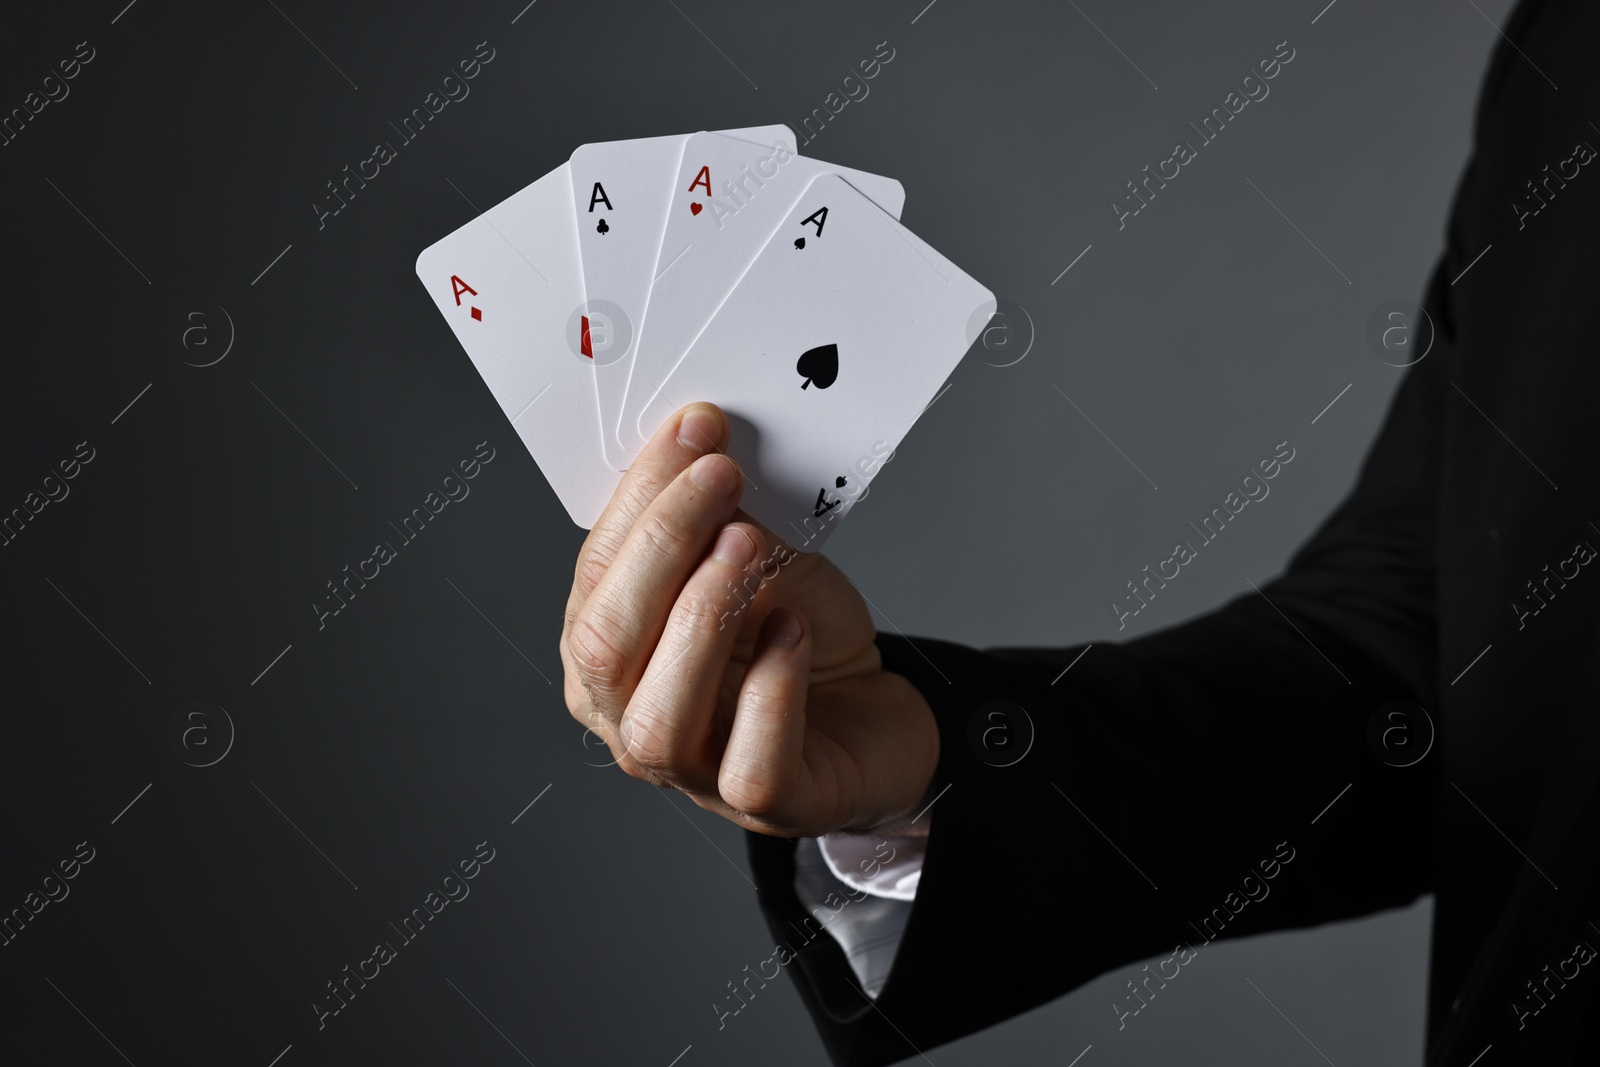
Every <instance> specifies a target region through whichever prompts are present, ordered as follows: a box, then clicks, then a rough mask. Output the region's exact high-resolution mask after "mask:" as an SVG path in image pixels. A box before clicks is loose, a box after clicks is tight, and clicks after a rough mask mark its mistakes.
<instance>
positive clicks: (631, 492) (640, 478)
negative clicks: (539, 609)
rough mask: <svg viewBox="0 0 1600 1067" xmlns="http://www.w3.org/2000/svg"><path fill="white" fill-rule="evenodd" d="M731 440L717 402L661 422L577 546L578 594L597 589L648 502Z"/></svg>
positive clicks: (582, 595)
mask: <svg viewBox="0 0 1600 1067" xmlns="http://www.w3.org/2000/svg"><path fill="white" fill-rule="evenodd" d="M727 444H728V420H727V418H726V417H725V416H724V415H723V414H722V411H721V409H719V408H718V407H717V406H716V405H714V404H705V403H696V404H689V405H688V406H686V407H683V408H680V409H679V410H678V411H677V412H676V413H674V414H673V416H672V417H671V418H669V419H667V420H666V422H664V423H662V424H661V428H660V429H658V430H657V431H656V432H655V436H653V437H651V438H650V441H649V443H648V444H646V445H645V446H644V448H643V449H642V450H641V451H640V452H639V455H638V457H637V458H635V459H634V461H633V465H632V466H630V467H629V468H628V470H627V473H625V474H624V475H623V476H622V481H621V482H620V483H618V485H617V489H616V492H614V493H612V494H611V503H609V504H607V505H606V509H605V511H603V512H601V514H600V518H599V521H597V522H596V523H595V524H594V529H592V530H590V531H589V536H588V537H587V538H586V539H585V540H584V542H583V548H582V549H580V550H579V552H578V565H577V569H576V571H575V572H574V574H573V582H572V585H573V589H572V591H573V595H574V596H575V597H576V598H577V599H578V600H580V601H581V600H586V599H588V596H589V594H590V593H592V592H594V587H595V586H596V585H598V584H599V582H600V579H601V578H603V577H604V576H605V573H606V570H607V569H608V568H609V567H610V566H611V561H612V560H614V559H615V558H616V556H617V552H618V550H619V549H621V547H622V543H623V541H624V540H626V539H627V536H628V531H629V530H630V529H632V528H633V524H634V523H635V522H637V521H638V520H639V516H640V515H642V514H644V511H645V509H646V508H648V507H649V506H650V502H651V501H653V500H655V498H656V497H657V496H658V495H659V494H660V493H661V491H662V490H663V489H665V488H666V487H667V486H668V485H671V484H672V481H673V479H674V478H676V477H677V476H678V475H679V474H681V473H682V472H683V471H684V470H685V469H686V468H687V467H688V466H689V464H691V463H693V462H694V461H695V460H697V459H699V458H700V457H701V456H703V455H705V454H706V453H708V452H721V451H722V450H723V449H724V448H726V447H727Z"/></svg>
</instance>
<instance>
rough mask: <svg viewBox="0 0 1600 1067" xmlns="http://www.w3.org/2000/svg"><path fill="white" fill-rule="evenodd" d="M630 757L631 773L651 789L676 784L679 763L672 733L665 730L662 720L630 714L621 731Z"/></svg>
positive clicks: (625, 749) (629, 769) (629, 768)
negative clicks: (674, 782) (673, 782)
mask: <svg viewBox="0 0 1600 1067" xmlns="http://www.w3.org/2000/svg"><path fill="white" fill-rule="evenodd" d="M620 732H621V734H622V736H623V738H624V739H625V740H624V741H623V748H624V751H626V752H627V755H628V763H629V764H630V766H629V767H628V773H629V774H631V775H633V776H634V777H635V778H639V779H641V780H643V781H646V782H649V783H650V784H651V785H666V784H668V783H669V782H671V781H672V779H673V776H674V771H675V770H676V769H677V765H678V760H677V757H676V755H675V750H674V745H673V741H672V736H671V731H670V730H665V729H662V728H661V726H660V722H659V720H656V719H653V718H651V717H649V716H647V715H639V714H630V715H629V717H628V719H627V720H625V722H624V724H623V727H622V730H621V731H620Z"/></svg>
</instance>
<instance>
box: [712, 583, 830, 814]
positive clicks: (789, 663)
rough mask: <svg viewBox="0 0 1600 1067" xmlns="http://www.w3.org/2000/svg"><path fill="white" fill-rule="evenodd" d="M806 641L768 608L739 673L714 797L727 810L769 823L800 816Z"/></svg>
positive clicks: (805, 792) (788, 614)
mask: <svg viewBox="0 0 1600 1067" xmlns="http://www.w3.org/2000/svg"><path fill="white" fill-rule="evenodd" d="M810 670H811V634H810V631H809V627H807V626H806V624H805V622H804V620H803V619H801V617H800V616H799V615H797V614H795V613H794V612H792V611H790V610H788V609H787V608H774V609H773V610H772V612H771V613H770V614H768V615H767V618H766V620H765V621H764V622H763V623H762V625H761V632H760V634H759V636H758V637H757V639H756V651H755V656H754V658H753V659H752V660H751V661H750V665H749V667H747V668H746V669H745V674H744V682H743V684H742V685H741V686H740V689H739V696H738V700H737V702H736V704H735V709H734V717H733V729H732V731H731V732H730V733H729V735H728V744H727V747H726V748H725V750H724V752H723V756H722V762H721V766H720V768H719V770H718V776H717V792H718V793H719V794H720V795H721V797H722V799H723V800H725V801H726V802H727V803H728V804H729V805H731V806H732V807H733V808H735V809H737V810H738V811H741V812H743V813H745V814H746V815H749V816H751V817H752V818H754V819H756V820H758V821H761V822H769V823H779V824H781V823H784V822H786V821H788V819H789V818H790V817H791V816H792V815H793V814H794V813H795V812H799V811H804V810H806V808H807V806H808V798H809V796H810V795H811V794H812V793H814V792H815V790H814V789H812V788H810V786H809V781H808V780H809V777H810V775H809V772H808V771H807V769H806V764H805V751H804V749H805V736H806V690H807V684H808V680H809V674H810Z"/></svg>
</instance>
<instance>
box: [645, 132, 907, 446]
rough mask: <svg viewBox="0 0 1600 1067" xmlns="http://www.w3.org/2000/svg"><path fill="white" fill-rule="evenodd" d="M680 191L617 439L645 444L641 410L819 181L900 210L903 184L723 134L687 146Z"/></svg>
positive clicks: (677, 187)
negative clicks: (832, 178)
mask: <svg viewBox="0 0 1600 1067" xmlns="http://www.w3.org/2000/svg"><path fill="white" fill-rule="evenodd" d="M682 156H683V158H682V162H681V164H680V165H679V167H678V180H677V183H676V184H675V185H674V186H673V189H672V202H671V205H670V207H669V209H668V213H667V223H666V231H665V233H664V234H663V235H662V239H661V250H660V253H659V255H658V256H657V263H656V271H655V284H654V285H653V286H652V287H651V289H650V301H649V304H648V305H647V306H646V308H645V313H644V322H643V323H642V324H640V325H639V326H638V327H637V329H638V333H637V335H636V338H635V344H634V353H635V354H634V356H633V358H632V360H624V362H625V363H630V364H631V369H630V370H629V375H628V382H627V390H628V392H627V396H626V397H625V399H624V401H623V408H622V419H621V422H620V425H619V427H618V440H619V441H620V442H621V444H622V445H623V447H624V448H626V449H628V450H629V454H630V456H631V454H632V453H635V452H637V451H638V450H639V449H640V448H643V447H644V443H645V441H647V440H648V439H649V434H647V433H643V432H641V431H642V430H643V429H644V427H642V426H641V425H640V418H639V416H640V413H641V412H643V411H644V409H645V408H646V407H647V406H648V405H649V404H650V402H651V400H652V398H653V397H654V394H655V392H656V390H657V389H659V388H660V387H661V385H662V383H664V382H665V381H666V380H667V378H668V377H669V376H671V374H672V372H673V368H675V367H676V366H677V365H678V361H679V360H681V359H682V358H683V355H684V353H685V352H687V351H688V350H689V346H690V345H692V344H693V343H694V340H695V338H696V337H698V336H699V335H700V331H701V330H703V329H705V327H706V324H707V323H709V322H710V321H711V319H712V317H713V316H715V315H716V314H717V308H718V307H719V306H720V305H721V304H722V301H723V300H724V299H726V298H727V296H728V294H729V293H731V292H732V291H733V289H734V287H735V286H736V285H738V284H739V279H740V278H741V277H743V276H744V273H745V271H747V270H749V269H750V265H751V264H752V263H754V262H755V259H756V256H757V255H759V254H760V253H761V250H762V248H763V247H764V246H765V245H766V242H767V238H769V237H771V236H772V233H773V231H774V230H776V229H777V228H778V226H779V224H780V223H782V221H783V219H784V217H785V216H786V215H787V214H788V211H789V209H790V208H791V207H792V206H794V203H795V201H796V200H798V199H799V198H800V194H801V193H802V192H803V191H804V190H805V188H806V186H807V185H808V184H809V183H810V182H811V180H812V179H814V178H815V177H817V176H818V175H819V174H837V175H839V176H840V177H842V178H844V179H845V181H847V182H849V183H850V184H851V185H852V186H854V187H855V189H856V190H857V191H858V192H860V193H861V194H863V195H864V196H866V197H867V199H869V200H871V201H872V202H873V203H875V204H877V205H878V207H880V208H882V209H883V210H884V211H886V212H888V213H889V214H890V215H893V216H894V217H895V218H899V217H900V211H901V209H902V208H903V207H904V206H905V201H906V193H905V189H904V188H903V187H902V186H901V185H900V183H899V182H897V181H895V180H894V179H893V178H885V177H883V176H881V175H878V174H868V173H866V172H865V171H859V170H851V169H850V168H848V167H835V166H833V165H832V164H830V163H823V162H820V161H818V160H813V159H805V158H802V157H800V156H797V155H794V154H793V153H792V152H786V151H778V150H777V148H776V147H775V146H774V147H757V146H753V145H750V144H748V143H747V142H745V141H739V140H735V139H733V138H731V137H725V136H721V135H719V134H715V133H697V134H695V135H694V136H693V137H691V138H689V140H688V142H687V143H686V144H685V145H684V148H683V153H682Z"/></svg>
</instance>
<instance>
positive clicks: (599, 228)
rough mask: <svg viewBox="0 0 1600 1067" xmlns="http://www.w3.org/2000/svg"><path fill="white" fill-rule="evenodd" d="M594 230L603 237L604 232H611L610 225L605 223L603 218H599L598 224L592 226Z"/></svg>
mask: <svg viewBox="0 0 1600 1067" xmlns="http://www.w3.org/2000/svg"><path fill="white" fill-rule="evenodd" d="M594 232H595V233H598V234H599V235H600V236H601V237H604V236H605V235H606V234H608V233H610V232H611V227H610V226H607V225H606V220H605V219H601V220H600V224H599V225H598V226H596V227H595V228H594Z"/></svg>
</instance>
